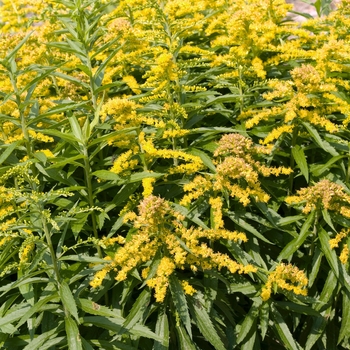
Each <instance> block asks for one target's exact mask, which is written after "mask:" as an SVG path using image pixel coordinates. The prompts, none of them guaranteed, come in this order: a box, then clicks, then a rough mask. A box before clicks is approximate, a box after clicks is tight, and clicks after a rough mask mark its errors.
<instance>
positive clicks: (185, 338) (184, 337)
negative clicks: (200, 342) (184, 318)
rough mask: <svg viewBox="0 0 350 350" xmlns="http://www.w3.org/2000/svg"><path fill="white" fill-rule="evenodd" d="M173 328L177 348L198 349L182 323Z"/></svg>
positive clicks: (182, 349)
mask: <svg viewBox="0 0 350 350" xmlns="http://www.w3.org/2000/svg"><path fill="white" fill-rule="evenodd" d="M175 330H176V335H177V338H178V341H179V350H198V349H197V347H196V346H195V345H194V343H193V341H192V340H191V338H190V337H189V335H188V333H187V332H186V330H185V328H183V327H182V325H179V326H177V327H176V328H175Z"/></svg>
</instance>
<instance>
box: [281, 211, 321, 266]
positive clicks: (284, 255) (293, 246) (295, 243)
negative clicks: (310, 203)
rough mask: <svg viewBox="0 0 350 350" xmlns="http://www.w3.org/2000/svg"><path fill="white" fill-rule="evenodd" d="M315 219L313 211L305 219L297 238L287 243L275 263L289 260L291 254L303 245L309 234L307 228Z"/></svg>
mask: <svg viewBox="0 0 350 350" xmlns="http://www.w3.org/2000/svg"><path fill="white" fill-rule="evenodd" d="M314 219H315V211H314V210H313V211H312V212H311V213H310V214H309V216H308V217H307V219H306V221H305V222H304V224H303V226H302V228H301V230H300V233H299V236H298V237H297V238H294V239H293V240H292V241H291V242H289V243H288V244H287V245H286V246H285V247H284V248H283V250H282V251H281V253H280V254H279V255H278V258H277V261H281V260H284V259H287V260H289V259H290V258H291V257H292V255H293V253H294V252H295V251H297V250H298V249H299V248H300V246H301V245H302V244H303V243H304V241H305V240H306V238H307V236H308V235H309V234H310V231H309V228H310V226H311V225H312V223H313V222H314Z"/></svg>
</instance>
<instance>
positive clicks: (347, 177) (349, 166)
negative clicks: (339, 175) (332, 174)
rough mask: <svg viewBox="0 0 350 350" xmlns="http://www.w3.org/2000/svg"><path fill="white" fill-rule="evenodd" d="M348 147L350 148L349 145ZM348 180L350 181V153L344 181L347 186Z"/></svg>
mask: <svg viewBox="0 0 350 350" xmlns="http://www.w3.org/2000/svg"><path fill="white" fill-rule="evenodd" d="M349 146H350V143H349ZM349 179H350V151H349V155H348V170H347V173H346V179H345V183H346V184H349Z"/></svg>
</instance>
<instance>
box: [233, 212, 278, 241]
mask: <svg viewBox="0 0 350 350" xmlns="http://www.w3.org/2000/svg"><path fill="white" fill-rule="evenodd" d="M227 216H228V217H229V218H230V219H231V220H232V221H233V222H234V223H235V224H237V225H238V226H239V227H241V228H243V229H244V230H246V231H248V232H250V233H252V234H253V235H254V236H255V237H257V238H259V239H261V240H262V241H264V242H266V243H269V244H272V242H270V241H269V240H268V239H267V238H265V237H264V236H263V235H262V234H261V233H260V232H259V231H258V230H256V229H255V228H254V227H253V226H252V225H250V224H248V223H247V222H246V221H244V220H243V219H242V218H241V217H240V216H238V215H237V213H234V212H231V211H229V212H227Z"/></svg>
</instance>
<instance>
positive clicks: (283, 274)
mask: <svg viewBox="0 0 350 350" xmlns="http://www.w3.org/2000/svg"><path fill="white" fill-rule="evenodd" d="M307 284H308V279H307V277H306V275H305V273H304V272H303V271H301V270H299V269H298V268H297V267H296V266H293V265H291V264H287V265H286V264H279V265H277V266H276V268H275V270H274V271H272V272H271V273H270V274H269V276H268V279H267V282H266V284H265V285H264V286H263V288H262V291H261V294H260V296H261V298H262V300H264V301H266V300H268V299H269V298H270V297H271V293H272V292H273V291H274V292H275V293H276V292H277V291H278V289H284V290H287V291H291V292H293V293H295V294H299V295H307V289H306V286H307Z"/></svg>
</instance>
